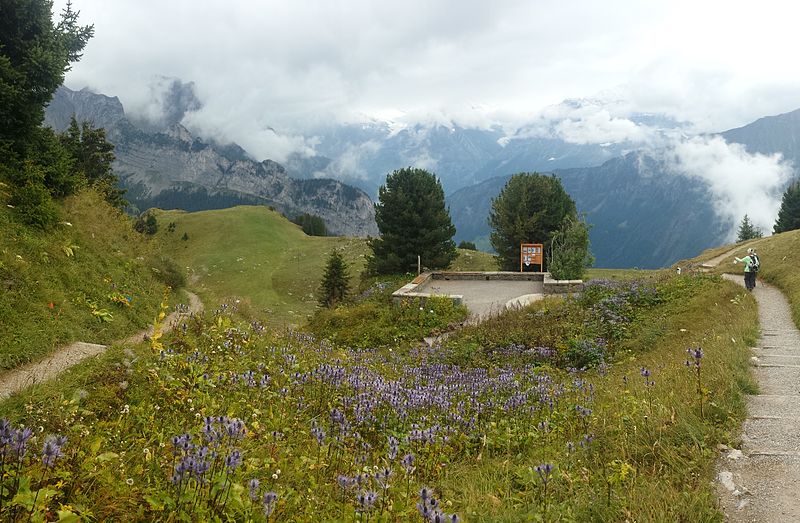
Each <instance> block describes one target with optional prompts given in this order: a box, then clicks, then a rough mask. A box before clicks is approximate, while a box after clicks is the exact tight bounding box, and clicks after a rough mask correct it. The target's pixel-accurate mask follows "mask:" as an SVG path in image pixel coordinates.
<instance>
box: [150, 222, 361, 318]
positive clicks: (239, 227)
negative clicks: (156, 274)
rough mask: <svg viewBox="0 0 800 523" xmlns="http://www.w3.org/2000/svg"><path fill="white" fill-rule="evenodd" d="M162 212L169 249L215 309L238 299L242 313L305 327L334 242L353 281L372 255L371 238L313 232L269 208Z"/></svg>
mask: <svg viewBox="0 0 800 523" xmlns="http://www.w3.org/2000/svg"><path fill="white" fill-rule="evenodd" d="M157 218H158V222H159V232H158V235H157V237H158V238H159V239H160V240H161V242H162V245H163V249H164V251H165V252H166V253H168V254H169V255H170V256H171V257H173V258H174V259H175V261H176V262H177V263H178V264H179V265H180V266H181V267H182V268H184V269H185V270H186V271H187V279H188V281H189V287H190V288H192V289H193V290H195V291H196V292H197V293H198V294H199V295H200V297H201V298H202V299H203V301H204V302H205V303H206V306H207V307H208V308H212V309H213V308H215V307H217V306H218V305H219V304H221V303H222V302H225V301H235V300H237V299H238V300H240V302H239V304H238V307H239V309H240V310H241V311H242V312H243V313H245V314H246V315H248V316H254V317H255V316H257V317H259V318H262V317H263V319H264V320H266V321H267V322H268V323H269V324H271V325H299V324H302V323H304V322H305V320H306V318H307V316H308V315H310V314H311V313H312V312H313V311H314V309H315V308H316V306H317V289H318V287H319V283H320V280H321V278H322V272H323V268H324V266H325V263H326V261H327V259H328V254H329V253H330V252H331V250H332V249H333V248H335V247H338V248H339V249H341V250H342V252H343V254H344V257H345V260H346V261H347V263H348V265H349V267H350V275H351V277H352V279H353V286H355V284H356V283H357V279H358V276H359V274H360V272H361V271H362V270H363V267H364V259H365V255H366V253H367V245H366V241H365V240H364V239H358V238H338V237H319V236H306V235H305V234H304V233H303V231H302V230H301V229H300V227H299V226H297V225H295V224H293V223H291V222H289V221H288V220H287V219H286V218H284V217H283V216H281V215H280V214H279V213H278V212H276V211H272V210H270V209H268V208H266V207H263V206H240V207H232V208H229V209H222V210H215V211H202V212H192V213H188V212H184V211H158V212H157ZM170 222H174V223H175V229H174V231H173V232H169V231H168V229H169V223H170ZM184 234H185V235H186V237H187V239H182V238H184Z"/></svg>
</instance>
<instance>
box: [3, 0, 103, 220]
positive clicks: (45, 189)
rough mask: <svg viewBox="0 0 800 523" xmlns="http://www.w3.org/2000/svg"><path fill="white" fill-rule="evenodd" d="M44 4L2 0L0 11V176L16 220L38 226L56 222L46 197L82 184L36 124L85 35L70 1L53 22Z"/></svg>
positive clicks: (54, 142) (50, 136)
mask: <svg viewBox="0 0 800 523" xmlns="http://www.w3.org/2000/svg"><path fill="white" fill-rule="evenodd" d="M52 7H53V5H52V2H50V1H47V0H3V2H2V9H1V10H0V12H1V13H2V15H0V122H2V123H0V178H3V179H5V180H7V181H9V182H10V183H11V186H12V200H13V202H14V203H12V205H16V207H15V209H16V216H17V219H19V220H20V221H21V222H23V223H26V224H29V225H34V226H37V227H39V228H44V229H46V228H48V227H50V226H52V225H53V224H54V223H55V222H56V211H55V208H54V206H53V201H52V198H53V197H55V198H62V197H64V196H67V195H70V194H73V193H74V192H75V191H76V190H77V189H78V188H79V187H81V186H82V185H83V182H82V177H81V176H80V175H78V174H76V173H75V171H74V169H73V164H74V159H73V158H72V156H71V155H70V152H69V151H67V150H65V149H64V148H63V147H62V146H61V144H60V143H59V141H58V139H57V138H56V136H55V133H54V132H53V131H52V130H50V129H46V128H42V127H41V124H42V121H43V120H44V108H45V106H46V105H47V103H48V102H49V101H50V99H51V98H52V96H53V93H54V92H55V91H56V89H57V88H58V87H59V86H60V85H61V84H62V82H63V80H64V73H65V72H66V71H67V70H68V69H69V64H70V62H74V61H76V60H78V59H79V58H80V51H81V50H82V49H83V47H84V46H85V45H86V42H87V41H88V40H89V38H91V36H92V33H93V29H92V27H91V26H86V27H80V26H78V25H77V17H78V13H77V12H73V11H72V6H71V4H70V3H67V7H66V9H65V10H64V12H63V13H62V14H61V19H60V21H59V22H58V23H57V24H56V25H54V24H53V21H52V13H51V10H52Z"/></svg>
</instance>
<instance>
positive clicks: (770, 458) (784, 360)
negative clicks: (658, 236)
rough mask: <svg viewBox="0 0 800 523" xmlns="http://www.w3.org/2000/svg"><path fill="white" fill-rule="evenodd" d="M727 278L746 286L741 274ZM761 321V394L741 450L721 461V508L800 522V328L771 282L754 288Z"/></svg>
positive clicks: (739, 515) (757, 518)
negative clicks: (798, 328)
mask: <svg viewBox="0 0 800 523" xmlns="http://www.w3.org/2000/svg"><path fill="white" fill-rule="evenodd" d="M724 277H725V278H726V279H729V280H731V281H734V282H736V283H738V284H740V285H744V282H743V277H742V276H741V275H735V276H734V275H731V274H725V275H724ZM753 296H754V297H755V299H756V301H757V302H758V319H759V323H760V326H761V339H760V340H759V346H758V347H754V348H753V349H752V352H753V357H752V358H751V361H752V363H753V366H754V374H755V377H756V379H757V381H758V386H759V391H760V394H758V395H755V396H750V397H749V398H748V402H747V403H748V406H747V407H748V417H747V419H746V420H745V422H744V427H743V431H742V448H741V449H723V451H724V455H723V456H722V458H721V459H720V461H719V463H718V471H719V472H718V475H717V480H718V483H719V488H718V491H719V494H720V508H721V509H722V510H723V512H724V513H725V520H726V521H730V522H736V523H739V522H765V523H766V522H770V523H772V522H790V521H800V498H798V487H799V486H800V331H798V330H797V327H796V326H795V325H794V323H793V321H792V316H791V311H790V309H789V303H788V302H787V301H786V298H785V297H784V296H783V294H782V293H781V292H780V291H779V290H778V289H776V288H775V287H772V286H770V285H766V284H764V283H762V282H758V285H757V287H756V288H755V290H754V291H753Z"/></svg>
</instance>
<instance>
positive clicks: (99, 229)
mask: <svg viewBox="0 0 800 523" xmlns="http://www.w3.org/2000/svg"><path fill="white" fill-rule="evenodd" d="M7 198H8V195H7V194H6V193H5V192H3V188H2V187H0V203H2V205H0V368H2V369H9V368H12V367H15V366H18V365H20V364H23V363H26V362H29V361H33V360H36V359H39V358H41V357H43V356H45V355H47V354H49V353H50V352H52V351H53V350H54V349H55V348H57V347H58V346H60V345H63V344H66V343H68V342H72V341H86V342H91V343H108V342H111V341H114V340H117V339H120V338H123V337H125V336H128V335H130V334H133V333H134V332H136V331H138V330H140V329H142V328H144V327H146V326H147V325H148V324H149V323H151V322H152V320H153V317H154V315H155V312H156V309H157V306H158V303H159V301H160V296H161V294H162V288H163V285H162V284H161V283H160V282H159V281H158V280H157V279H156V278H155V276H156V274H155V273H154V272H153V271H152V267H158V266H160V260H159V259H158V256H157V251H156V250H155V249H154V247H153V245H152V244H151V243H150V242H148V241H147V240H146V239H145V238H144V237H142V236H141V235H140V234H138V233H136V232H134V231H133V230H132V229H131V225H130V221H129V220H128V219H127V218H126V217H124V216H123V215H122V214H120V213H119V212H118V211H115V210H114V209H113V208H111V207H110V206H109V205H108V204H107V203H105V201H104V200H103V199H102V198H101V197H100V196H98V195H97V194H96V193H94V192H92V191H86V192H83V193H81V194H78V195H76V196H72V197H70V198H67V200H66V201H65V202H63V206H62V208H61V213H62V218H63V221H62V222H61V223H60V224H59V225H58V226H57V228H56V229H55V230H53V231H51V232H47V233H45V232H41V231H39V230H38V229H32V228H29V227H24V226H21V225H20V224H18V223H17V222H16V221H14V219H13V216H12V214H11V213H12V209H10V208H9V207H8V206H7V203H8V201H7Z"/></svg>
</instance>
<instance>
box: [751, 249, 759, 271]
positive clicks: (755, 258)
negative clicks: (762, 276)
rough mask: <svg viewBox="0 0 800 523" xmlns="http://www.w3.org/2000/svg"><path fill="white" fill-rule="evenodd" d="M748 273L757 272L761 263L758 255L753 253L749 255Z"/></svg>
mask: <svg viewBox="0 0 800 523" xmlns="http://www.w3.org/2000/svg"><path fill="white" fill-rule="evenodd" d="M750 259H751V260H752V261H751V262H750V272H758V269H760V268H761V261H760V260H759V259H758V255H757V254H755V253H753V254H751V255H750Z"/></svg>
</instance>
